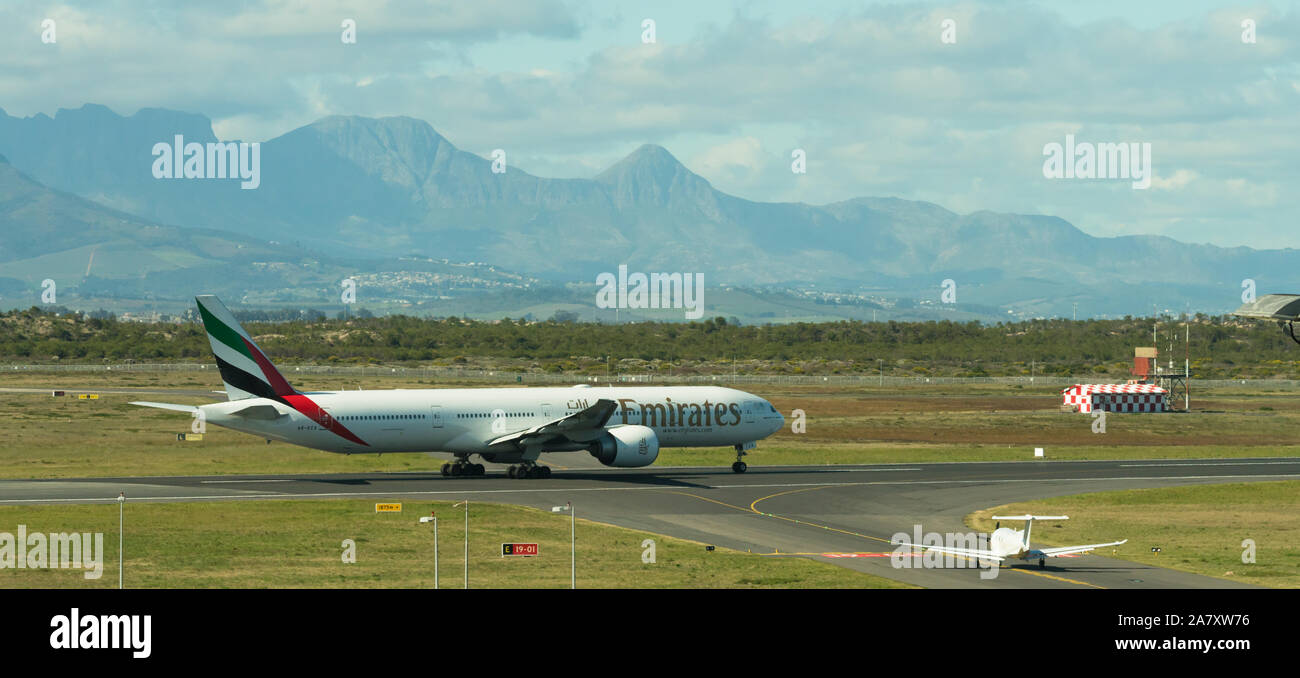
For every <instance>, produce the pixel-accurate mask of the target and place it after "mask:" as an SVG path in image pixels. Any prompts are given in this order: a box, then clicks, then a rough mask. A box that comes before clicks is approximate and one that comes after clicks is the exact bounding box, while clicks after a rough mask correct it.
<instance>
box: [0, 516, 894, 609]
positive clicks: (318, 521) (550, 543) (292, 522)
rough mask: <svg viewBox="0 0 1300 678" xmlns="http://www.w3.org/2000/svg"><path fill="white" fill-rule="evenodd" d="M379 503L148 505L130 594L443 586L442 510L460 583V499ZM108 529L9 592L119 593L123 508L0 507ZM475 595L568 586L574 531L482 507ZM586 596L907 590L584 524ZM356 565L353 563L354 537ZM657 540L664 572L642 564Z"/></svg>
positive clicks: (56, 524) (7, 576)
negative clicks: (649, 591) (349, 549)
mask: <svg viewBox="0 0 1300 678" xmlns="http://www.w3.org/2000/svg"><path fill="white" fill-rule="evenodd" d="M374 504H375V502H374V501H357V500H324V501H255V502H253V501H250V502H214V503H170V504H168V503H141V504H127V505H126V506H125V524H126V529H125V549H124V552H125V555H126V558H125V565H124V571H125V577H124V579H125V584H126V586H127V587H128V588H282V587H301V588H369V587H376V588H378V587H383V588H432V587H433V585H434V564H433V529H432V525H430V524H420V523H418V522H417V521H418V518H419V516H422V515H428V514H429V511H430V510H434V511H437V513H438V516H439V523H438V542H439V557H438V564H439V568H438V574H439V576H438V579H439V585H440V586H441V587H443V588H460V587H462V586H463V581H464V579H463V572H464V564H465V559H464V554H465V547H464V543H465V541H464V539H465V530H464V513H463V509H461V508H452V506H451V503H450V502H425V501H421V502H407V503H406V504H404V506H403V509H404V512H402V513H383V514H377V513H375V512H374ZM19 524H23V525H25V526H26V529H27V532H28V534H32V533H35V532H42V533H51V532H53V533H59V532H102V533H103V534H104V557H103V574H102V576H101V577H100V578H99V579H94V580H88V579H86V578H85V577H84V571H83V570H79V569H78V570H72V569H23V570H18V569H3V570H0V587H3V588H82V587H86V588H115V587H116V586H117V554H118V548H117V538H118V507H117V506H116V505H114V504H97V505H88V506H39V507H32V506H16V507H14V506H11V507H0V532H10V533H11V534H15V533H16V531H17V526H18V525H19ZM469 525H470V529H469V560H470V563H469V583H470V587H471V588H567V587H568V586H569V582H570V560H569V553H570V546H569V545H570V539H569V534H570V533H569V530H570V520H569V518H568V516H567V515H566V514H553V513H548V512H543V511H539V510H536V509H531V508H524V507H518V506H508V505H500V504H488V503H481V504H480V503H472V504H471V505H470V512H469ZM576 532H577V541H576V543H577V568H578V569H577V583H578V587H579V588H792V587H795V588H804V587H806V588H905V586H904V585H903V584H899V583H897V582H893V581H890V580H887V579H883V578H880V577H875V576H872V575H867V574H862V573H859V572H854V571H852V570H848V569H845V568H841V567H836V566H834V565H828V564H825V563H819V562H816V561H813V560H806V559H802V558H764V557H762V556H759V555H751V554H747V553H740V552H737V551H731V550H727V549H723V548H718V549H717V550H715V551H713V552H707V551H706V550H705V548H704V546H705V545H704V544H698V543H694V542H690V541H685V540H681V539H673V538H669V537H663V536H660V535H654V534H649V533H645V532H639V531H635V530H629V529H624V528H621V527H615V526H612V525H604V524H600V523H591V522H587V521H584V520H582V519H581V517H579V519H578V521H577V530H576ZM347 539H351V540H353V541H354V543H355V552H354V553H355V563H345V562H344V558H343V556H344V553H345V548H344V540H347ZM645 539H653V540H655V552H654V561H655V562H653V563H646V562H643V554H644V553H645V549H646V547H644V546H643V545H642V544H643V542H644V540H645ZM506 542H527V543H536V544H538V546H539V551H540V555H539V556H538V557H528V558H502V557H501V544H502V543H506Z"/></svg>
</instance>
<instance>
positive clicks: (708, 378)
mask: <svg viewBox="0 0 1300 678" xmlns="http://www.w3.org/2000/svg"><path fill="white" fill-rule="evenodd" d="M216 369H217V366H216V365H215V364H207V363H122V364H118V365H84V364H83V365H66V364H65V365H55V364H27V365H12V364H11V365H6V366H4V367H3V370H2V371H0V374H4V373H9V374H12V373H14V372H215V371H216ZM280 370H281V371H282V372H283V373H284V374H285V375H286V376H288V375H293V374H307V375H329V376H352V377H406V378H423V379H435V378H441V379H449V380H474V381H488V382H501V383H525V384H562V385H572V384H582V383H587V384H607V383H620V384H768V385H779V384H785V385H796V386H816V385H823V386H926V385H933V386H942V385H957V384H1013V385H1014V384H1019V385H1024V386H1029V385H1034V386H1039V385H1042V386H1072V385H1074V384H1094V383H1107V382H1110V381H1113V380H1112V379H1110V378H1109V377H1105V376H1100V375H1085V376H1077V377H1045V376H1035V377H896V376H889V375H886V376H883V377H882V376H880V375H874V376H873V375H865V374H863V375H845V374H828V375H812V374H735V375H731V374H587V375H583V374H573V373H555V372H513V371H508V370H481V369H468V368H460V367H377V366H363V365H281V366H280ZM0 378H2V377H0ZM1192 384H1193V386H1198V387H1201V388H1206V387H1211V388H1216V387H1217V388H1222V387H1228V386H1238V387H1241V386H1244V387H1249V388H1271V389H1297V388H1300V380H1295V379H1195V378H1193V379H1192Z"/></svg>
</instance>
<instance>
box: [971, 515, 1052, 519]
mask: <svg viewBox="0 0 1300 678" xmlns="http://www.w3.org/2000/svg"><path fill="white" fill-rule="evenodd" d="M1069 519H1070V516H1031V515H1023V516H993V517H992V518H991V519H990V520H1069Z"/></svg>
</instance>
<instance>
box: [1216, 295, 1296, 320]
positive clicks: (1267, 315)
mask: <svg viewBox="0 0 1300 678" xmlns="http://www.w3.org/2000/svg"><path fill="white" fill-rule="evenodd" d="M1232 314H1233V315H1235V316H1239V317H1242V318H1261V319H1264V320H1300V294H1265V295H1264V296H1262V297H1260V298H1258V299H1256V300H1255V301H1252V302H1250V303H1249V304H1242V306H1241V308H1238V309H1237V310H1235V311H1233V312H1232Z"/></svg>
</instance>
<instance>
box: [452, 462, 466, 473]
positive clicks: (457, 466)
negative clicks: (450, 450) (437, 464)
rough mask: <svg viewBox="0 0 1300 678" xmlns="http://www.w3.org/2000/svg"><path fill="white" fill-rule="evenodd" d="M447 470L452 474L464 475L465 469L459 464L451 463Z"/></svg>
mask: <svg viewBox="0 0 1300 678" xmlns="http://www.w3.org/2000/svg"><path fill="white" fill-rule="evenodd" d="M449 470H450V471H451V474H452V475H453V476H460V475H464V472H465V469H463V468H461V466H460V464H452V465H451V468H450V469H449Z"/></svg>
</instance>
